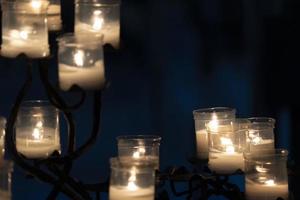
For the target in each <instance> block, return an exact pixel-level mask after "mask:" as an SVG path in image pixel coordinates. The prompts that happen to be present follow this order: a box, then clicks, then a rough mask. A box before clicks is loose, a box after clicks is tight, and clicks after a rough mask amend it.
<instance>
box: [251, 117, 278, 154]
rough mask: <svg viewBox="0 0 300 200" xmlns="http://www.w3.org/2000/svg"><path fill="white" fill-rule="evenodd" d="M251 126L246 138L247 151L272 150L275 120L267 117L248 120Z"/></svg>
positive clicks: (273, 146)
mask: <svg viewBox="0 0 300 200" xmlns="http://www.w3.org/2000/svg"><path fill="white" fill-rule="evenodd" d="M249 121H250V122H251V125H250V127H249V132H248V137H247V151H248V152H254V151H255V152H257V153H259V152H260V151H261V150H266V149H269V150H271V151H272V150H274V148H275V144H274V127H275V119H273V118H267V117H255V118H249Z"/></svg>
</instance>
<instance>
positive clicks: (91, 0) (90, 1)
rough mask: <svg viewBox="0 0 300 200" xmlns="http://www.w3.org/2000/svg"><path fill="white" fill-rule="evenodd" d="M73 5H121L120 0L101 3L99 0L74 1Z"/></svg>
mask: <svg viewBox="0 0 300 200" xmlns="http://www.w3.org/2000/svg"><path fill="white" fill-rule="evenodd" d="M75 4H89V5H94V6H103V7H117V6H120V5H121V1H120V0H111V1H110V2H108V1H106V2H101V1H99V0H75Z"/></svg>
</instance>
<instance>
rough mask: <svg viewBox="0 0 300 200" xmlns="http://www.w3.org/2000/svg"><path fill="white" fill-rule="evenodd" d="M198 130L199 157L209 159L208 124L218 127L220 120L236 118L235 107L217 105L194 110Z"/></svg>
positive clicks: (211, 126)
mask: <svg viewBox="0 0 300 200" xmlns="http://www.w3.org/2000/svg"><path fill="white" fill-rule="evenodd" d="M193 115H194V120H195V130H196V148H197V158H198V159H204V160H207V159H208V154H209V153H208V152H209V145H208V132H207V129H208V127H207V126H210V128H213V127H214V128H215V129H217V128H218V120H222V119H234V118H235V109H232V108H225V107H217V108H204V109H198V110H194V111H193Z"/></svg>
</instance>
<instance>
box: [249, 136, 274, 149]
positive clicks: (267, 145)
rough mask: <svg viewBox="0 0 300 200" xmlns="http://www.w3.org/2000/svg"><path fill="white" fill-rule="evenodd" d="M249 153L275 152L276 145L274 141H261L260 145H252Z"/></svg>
mask: <svg viewBox="0 0 300 200" xmlns="http://www.w3.org/2000/svg"><path fill="white" fill-rule="evenodd" d="M249 148H250V149H249V151H250V152H253V151H255V152H259V151H265V150H274V148H275V144H274V140H272V139H267V140H261V141H260V142H258V143H250V145H249Z"/></svg>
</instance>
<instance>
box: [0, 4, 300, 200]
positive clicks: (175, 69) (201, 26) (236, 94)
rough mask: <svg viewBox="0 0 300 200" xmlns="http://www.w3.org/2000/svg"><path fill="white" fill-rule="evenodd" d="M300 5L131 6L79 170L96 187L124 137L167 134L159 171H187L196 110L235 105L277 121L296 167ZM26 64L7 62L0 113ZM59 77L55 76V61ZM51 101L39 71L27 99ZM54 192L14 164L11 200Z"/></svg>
mask: <svg viewBox="0 0 300 200" xmlns="http://www.w3.org/2000/svg"><path fill="white" fill-rule="evenodd" d="M299 3H300V2H299V1H298V0H277V1H273V0H226V1H222V0H151V1H150V0H124V1H123V4H122V7H121V12H122V14H121V31H122V33H121V41H122V45H121V49H120V50H119V51H118V52H115V53H111V52H108V53H106V57H105V62H106V71H107V78H108V79H109V80H110V81H111V85H110V87H109V88H108V89H107V90H106V91H105V92H104V95H103V111H102V121H101V122H102V126H101V135H100V137H99V139H98V140H97V143H96V145H95V146H94V147H93V148H92V149H91V151H90V152H89V153H88V154H86V155H85V156H83V157H82V158H80V159H79V160H78V161H76V162H75V167H74V170H73V171H72V174H73V175H74V176H75V177H77V178H79V179H81V180H82V181H84V182H88V183H93V182H99V181H101V180H105V179H106V178H107V176H108V174H109V163H108V160H109V158H110V157H112V156H115V155H116V140H115V137H116V136H118V135H122V134H159V135H161V136H162V137H163V141H162V146H161V167H162V168H165V167H167V166H170V165H186V166H187V165H188V163H187V161H186V159H187V158H188V157H189V156H190V155H192V153H193V151H194V143H193V141H194V140H193V137H194V127H193V126H194V124H193V116H192V110H194V109H196V108H202V107H213V106H230V107H235V108H237V110H238V115H239V116H240V117H250V116H267V117H274V118H276V119H277V122H276V145H277V146H278V147H284V148H287V149H289V150H290V152H291V159H292V160H295V161H296V162H298V160H297V159H296V158H297V155H296V153H297V152H299V146H300V145H299V144H298V145H296V144H297V142H296V139H295V137H296V135H297V132H298V131H299V125H298V124H299V122H298V123H297V121H298V120H299V115H300V107H299V103H298V101H299V97H298V96H299V95H298V94H297V93H298V86H299V78H298V77H299V75H298V73H297V72H298V67H299V59H298V57H299V56H298V53H299V50H298V48H299V36H300V31H299V30H300V29H299V27H300V24H299V21H300V18H299V9H298V8H299ZM73 13H74V10H73V5H72V2H71V1H64V2H63V20H64V24H65V30H66V31H72V29H73ZM24 64H25V63H22V62H17V61H14V62H11V61H7V60H3V59H1V60H0V91H1V92H2V95H1V97H0V114H1V115H4V116H6V117H7V116H8V115H9V111H10V108H11V106H12V105H13V102H14V99H15V97H16V94H17V91H18V90H19V88H20V86H21V84H22V83H23V80H24V77H25V67H24ZM51 79H52V80H53V81H56V80H57V65H56V63H55V62H53V65H52V66H51ZM71 96H72V95H71ZM44 98H45V93H44V91H43V88H42V86H41V82H40V81H39V78H38V73H37V71H36V72H35V80H34V82H33V87H32V89H31V91H30V94H29V95H28V96H27V99H44ZM67 98H69V99H72V97H70V96H68V97H67ZM91 106H92V104H91V101H90V100H88V101H87V103H86V104H85V106H83V107H82V108H81V109H80V110H78V111H77V112H76V122H77V123H76V124H77V130H78V139H77V144H81V143H82V142H83V141H85V139H86V138H87V137H88V135H89V132H90V129H91V122H92V121H91V120H92V119H91V112H90V111H91ZM62 122H63V123H62V124H63V125H62V128H61V134H62V137H63V138H64V139H63V143H65V136H66V134H65V132H66V131H65V130H66V127H65V123H64V121H63V120H62ZM296 166H297V165H296ZM298 166H299V165H298ZM50 189H51V188H50V187H49V186H48V185H46V184H43V183H40V182H37V181H32V180H28V179H26V178H25V176H24V173H23V172H22V171H21V170H20V169H19V168H18V167H16V168H15V173H14V179H13V197H14V198H13V199H16V200H18V199H20V200H21V199H22V200H23V199H36V200H39V199H45V197H46V196H47V194H48V192H49V191H50ZM58 199H62V200H63V199H66V197H64V196H63V195H61V196H59V198H58ZM172 199H175V198H172Z"/></svg>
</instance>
